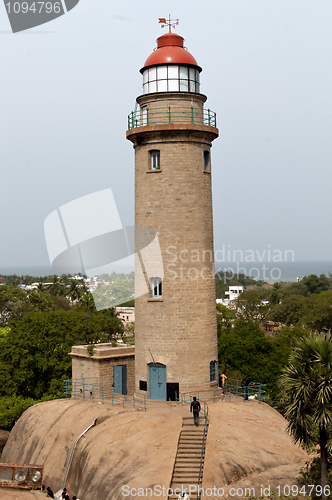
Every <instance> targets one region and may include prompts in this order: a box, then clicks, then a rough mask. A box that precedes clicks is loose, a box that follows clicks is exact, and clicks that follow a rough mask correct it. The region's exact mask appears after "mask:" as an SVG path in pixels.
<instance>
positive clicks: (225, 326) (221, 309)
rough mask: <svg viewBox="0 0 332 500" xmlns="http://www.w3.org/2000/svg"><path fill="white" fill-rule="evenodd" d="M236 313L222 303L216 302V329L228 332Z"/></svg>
mask: <svg viewBox="0 0 332 500" xmlns="http://www.w3.org/2000/svg"><path fill="white" fill-rule="evenodd" d="M235 317H236V313H235V311H234V310H233V309H229V308H228V307H226V306H223V305H222V304H217V330H218V335H220V334H221V333H230V332H231V329H232V326H233V324H234V321H235Z"/></svg>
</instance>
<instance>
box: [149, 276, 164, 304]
mask: <svg viewBox="0 0 332 500" xmlns="http://www.w3.org/2000/svg"><path fill="white" fill-rule="evenodd" d="M150 285H151V291H152V297H153V298H154V299H160V298H161V297H162V286H161V278H150Z"/></svg>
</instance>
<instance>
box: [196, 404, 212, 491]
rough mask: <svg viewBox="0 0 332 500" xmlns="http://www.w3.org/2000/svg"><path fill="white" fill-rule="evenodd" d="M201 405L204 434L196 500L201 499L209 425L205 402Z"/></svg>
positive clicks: (207, 408)
mask: <svg viewBox="0 0 332 500" xmlns="http://www.w3.org/2000/svg"><path fill="white" fill-rule="evenodd" d="M203 405H204V407H203V408H204V410H203V411H204V417H205V425H204V432H203V446H202V454H201V462H200V467H199V475H198V482H197V500H200V498H201V494H200V487H199V483H200V481H201V479H202V478H203V459H204V456H205V439H206V435H207V428H208V423H209V407H208V405H207V404H206V403H205V401H203ZM205 406H206V410H205Z"/></svg>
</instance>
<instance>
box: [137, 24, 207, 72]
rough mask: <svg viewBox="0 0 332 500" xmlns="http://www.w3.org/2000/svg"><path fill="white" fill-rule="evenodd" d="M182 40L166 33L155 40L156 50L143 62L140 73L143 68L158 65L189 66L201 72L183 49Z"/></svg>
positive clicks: (191, 57) (178, 36)
mask: <svg viewBox="0 0 332 500" xmlns="http://www.w3.org/2000/svg"><path fill="white" fill-rule="evenodd" d="M183 40H184V38H183V37H182V36H180V35H177V34H176V33H166V34H165V35H162V36H160V37H159V38H157V44H158V45H157V48H156V49H155V50H154V51H153V52H152V54H150V55H149V57H148V58H147V60H146V61H145V64H144V66H143V68H142V69H141V70H140V71H141V73H143V70H144V69H145V68H148V67H150V66H157V65H160V64H189V65H190V66H196V67H197V69H198V70H199V71H202V68H200V67H199V66H198V64H197V61H196V59H195V58H194V57H193V56H192V55H191V54H190V52H188V50H187V49H185V48H184V46H183Z"/></svg>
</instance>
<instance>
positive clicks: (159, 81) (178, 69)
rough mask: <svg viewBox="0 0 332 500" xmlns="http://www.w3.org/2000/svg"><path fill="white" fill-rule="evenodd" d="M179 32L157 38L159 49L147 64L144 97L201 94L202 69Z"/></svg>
mask: <svg viewBox="0 0 332 500" xmlns="http://www.w3.org/2000/svg"><path fill="white" fill-rule="evenodd" d="M183 42H184V39H183V38H182V36H179V35H177V34H176V33H166V34H165V35H162V36H160V37H159V38H158V39H157V48H156V49H155V50H154V51H153V52H152V54H150V56H149V57H148V58H147V60H146V61H145V64H144V66H143V68H142V69H141V70H140V72H141V73H142V75H143V94H152V93H155V92H190V93H194V94H199V93H200V81H199V75H200V72H201V71H202V68H201V67H200V66H198V64H197V62H196V59H195V58H194V57H193V56H192V55H191V54H190V52H188V50H187V49H186V48H185V47H184V45H183Z"/></svg>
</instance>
